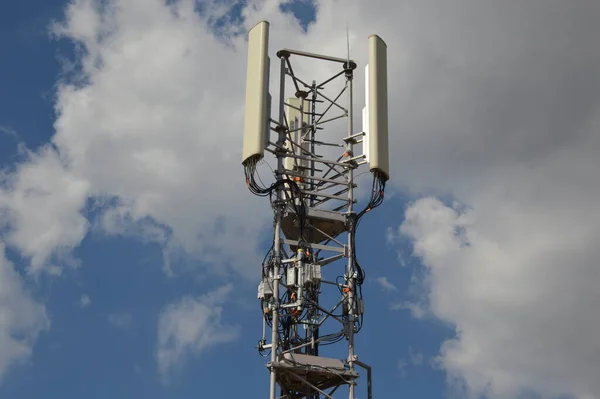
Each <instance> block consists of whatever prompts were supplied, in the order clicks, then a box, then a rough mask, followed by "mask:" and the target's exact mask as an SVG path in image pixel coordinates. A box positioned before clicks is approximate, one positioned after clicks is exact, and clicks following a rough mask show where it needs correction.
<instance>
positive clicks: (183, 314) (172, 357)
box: [156, 285, 239, 381]
mask: <svg viewBox="0 0 600 399" xmlns="http://www.w3.org/2000/svg"><path fill="white" fill-rule="evenodd" d="M231 288H232V287H231V285H226V286H223V287H221V288H219V289H217V290H215V291H213V292H210V293H208V294H206V295H204V296H201V297H199V298H194V297H191V296H186V297H184V298H182V299H181V300H179V301H177V302H174V303H171V304H169V305H168V306H166V307H165V308H164V309H163V310H162V311H161V314H160V317H159V320H158V346H157V349H156V359H157V362H158V369H159V371H160V373H161V375H162V377H163V381H168V377H169V374H170V373H171V371H172V370H174V369H177V368H179V367H181V365H182V363H183V362H184V360H185V357H186V355H188V354H189V353H191V354H193V355H195V356H198V355H200V354H201V353H202V352H203V351H204V350H206V349H207V348H209V347H211V346H213V345H217V344H222V343H225V342H230V341H233V340H235V339H237V338H238V336H239V329H238V328H237V327H236V326H230V325H226V324H223V323H222V320H221V314H222V311H223V307H222V305H223V303H224V302H225V301H226V298H227V296H228V295H229V294H230V293H231Z"/></svg>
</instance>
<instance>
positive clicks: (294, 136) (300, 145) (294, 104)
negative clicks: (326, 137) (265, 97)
mask: <svg viewBox="0 0 600 399" xmlns="http://www.w3.org/2000/svg"><path fill="white" fill-rule="evenodd" d="M286 102H287V104H289V106H286V108H285V114H286V118H287V121H288V124H289V128H290V139H291V141H292V142H293V143H294V144H292V142H290V140H286V142H285V147H286V148H287V149H289V150H290V151H291V152H292V153H293V154H295V155H298V156H301V155H303V154H302V153H303V152H306V151H308V150H309V146H308V142H307V141H306V140H304V137H303V136H304V134H305V133H306V127H307V126H308V124H309V123H310V120H309V116H310V115H309V113H308V112H309V103H308V101H305V102H304V112H303V113H302V114H303V115H301V112H300V109H301V108H300V105H301V103H302V102H301V100H300V99H299V98H296V97H291V98H288V99H287V101H286ZM300 118H303V124H302V128H300V125H299V123H300ZM301 149H302V150H301ZM283 164H284V167H285V168H286V169H290V170H295V171H298V172H300V173H302V172H304V171H305V169H306V168H307V167H308V160H306V159H298V158H293V157H286V158H285V160H284V163H283Z"/></svg>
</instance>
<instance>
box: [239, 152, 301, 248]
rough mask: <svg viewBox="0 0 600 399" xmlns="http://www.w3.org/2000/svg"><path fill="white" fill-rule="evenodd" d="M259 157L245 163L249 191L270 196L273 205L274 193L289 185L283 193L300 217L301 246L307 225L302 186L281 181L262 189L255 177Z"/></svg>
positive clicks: (285, 180) (288, 181)
mask: <svg viewBox="0 0 600 399" xmlns="http://www.w3.org/2000/svg"><path fill="white" fill-rule="evenodd" d="M258 161H259V159H258V157H252V158H249V159H248V160H247V161H246V162H245V163H244V174H245V175H246V184H247V185H248V189H249V190H250V192H252V193H253V194H255V195H258V196H259V197H266V196H269V199H270V201H271V205H273V197H272V194H273V191H275V190H276V189H277V188H278V187H281V186H285V185H287V186H288V187H289V189H288V190H285V189H284V191H283V193H284V195H285V197H286V198H285V200H286V202H288V203H290V204H291V205H292V208H293V209H294V212H295V213H296V214H297V215H298V219H299V225H300V226H299V227H300V236H299V239H298V241H299V244H298V245H301V244H302V242H303V241H304V227H305V225H306V204H305V201H304V196H303V195H302V191H301V190H300V186H298V184H297V183H296V182H295V181H293V180H291V179H287V178H285V179H279V180H277V181H275V182H274V183H273V184H271V185H270V186H269V187H262V186H260V185H259V184H258V183H257V182H256V179H255V178H254V176H255V175H256V166H257V164H258Z"/></svg>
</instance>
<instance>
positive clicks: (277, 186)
mask: <svg viewBox="0 0 600 399" xmlns="http://www.w3.org/2000/svg"><path fill="white" fill-rule="evenodd" d="M268 42H269V23H268V22H266V21H263V22H260V23H258V24H257V25H255V26H254V27H253V28H252V29H251V30H250V32H249V36H248V66H247V77H246V111H245V125H244V140H243V154H242V164H243V166H244V171H245V174H246V183H247V185H248V188H249V189H250V191H251V192H252V193H254V194H256V195H259V196H264V197H268V198H269V199H270V203H271V206H272V209H273V213H274V221H273V227H274V232H273V245H272V247H271V249H270V250H269V252H268V253H267V255H266V256H265V260H264V261H263V264H262V267H261V270H262V272H261V281H260V284H259V286H258V299H259V300H260V304H261V317H262V326H263V327H262V337H261V339H260V340H259V342H258V350H259V352H261V353H267V352H270V361H269V362H268V363H267V368H268V370H269V372H270V385H269V386H270V389H269V399H277V398H281V399H283V398H286V399H300V398H307V399H317V398H333V395H334V393H335V392H336V390H337V389H338V388H340V387H342V386H347V387H348V395H349V398H350V399H355V395H356V385H357V380H358V378H359V374H358V370H357V367H361V368H363V369H365V370H366V371H367V392H368V397H369V399H370V398H371V368H370V367H369V366H368V365H366V364H364V363H362V362H361V361H359V360H358V355H357V353H356V351H355V339H356V335H357V333H358V332H359V331H360V329H361V327H362V322H363V315H364V305H363V298H362V288H361V287H362V284H363V281H364V279H365V272H364V270H363V269H362V268H361V266H360V265H359V263H358V260H357V256H356V245H355V237H356V232H357V228H358V225H359V222H360V220H361V219H362V217H363V216H364V215H365V214H366V213H367V212H368V211H369V210H371V209H373V208H375V207H377V206H379V205H380V204H381V203H382V202H383V196H384V189H385V183H386V181H387V180H388V179H389V157H388V114H387V113H388V110H387V47H386V44H385V43H384V42H383V40H382V39H381V38H380V37H379V36H376V35H372V36H370V37H369V40H368V43H369V64H368V65H367V66H366V67H365V71H366V73H365V75H366V90H365V98H366V106H365V108H364V109H363V115H362V116H363V123H362V125H363V126H362V131H359V132H355V129H354V126H353V99H352V96H353V88H352V81H353V77H354V70H355V69H356V67H357V65H356V63H355V62H354V61H352V60H351V59H350V57H349V55H348V57H347V58H336V57H331V56H327V55H321V54H313V53H307V52H303V51H296V50H290V49H282V50H280V51H278V52H277V53H276V54H277V57H278V58H279V64H280V68H279V99H278V100H277V101H278V102H277V105H278V106H277V110H278V112H277V119H274V118H272V117H271V95H270V94H269V75H270V72H269V71H270V58H269V55H268ZM299 58H303V59H309V61H310V62H327V63H333V64H334V65H336V66H339V70H338V71H337V72H336V73H335V74H334V75H333V76H331V77H329V78H328V79H325V80H324V81H322V82H317V81H316V80H309V79H304V77H303V76H297V75H296V74H295V73H294V69H293V64H294V62H293V61H295V60H296V59H299ZM340 80H341V81H342V84H341V85H340V86H341V89H340V91H339V92H338V94H337V96H334V95H329V93H328V94H327V95H326V94H325V92H326V88H327V87H329V85H332V82H336V81H338V82H339V81H340ZM290 88H291V93H293V94H292V95H291V96H290V98H286V93H289V92H290ZM344 94H346V95H345V96H344ZM344 99H345V101H344ZM343 118H345V119H346V120H347V127H344V128H343V129H344V130H345V129H346V128H347V134H343V136H344V137H343V138H340V140H339V142H337V143H336V142H334V140H333V138H332V136H333V135H332V134H330V132H328V131H327V127H329V126H334V125H335V123H337V124H338V125H339V122H340V120H342V119H343ZM334 121H337V122H334ZM338 125H335V126H338ZM359 144H361V145H362V151H361V152H362V154H359V155H357V154H356V150H357V147H359V146H358V145H359ZM317 149H320V150H321V151H320V152H318V151H317ZM326 149H329V151H328V154H329V155H330V154H331V153H332V151H331V149H333V151H338V153H337V155H334V156H329V155H327V154H324V153H325V152H327V151H325V150H326ZM265 151H267V152H269V153H271V154H272V155H273V156H274V158H275V160H276V162H277V163H276V167H275V168H274V170H273V172H274V178H275V181H274V182H273V183H272V184H270V185H264V184H263V183H262V182H261V184H258V182H257V180H256V177H257V172H256V168H257V165H258V163H259V162H260V161H261V160H262V159H263V157H264V154H265ZM363 165H368V167H369V169H370V171H371V173H372V175H373V188H372V191H371V196H370V199H369V202H368V203H367V205H366V206H365V207H364V208H363V209H361V210H360V211H358V212H357V211H356V210H355V204H357V199H356V197H355V188H356V187H357V185H356V183H355V178H356V176H357V175H356V173H357V170H358V169H359V168H361V167H362V166H363ZM259 181H260V179H259ZM334 344H337V345H334ZM342 347H344V348H345V349H344V356H345V358H342V359H339V358H336V357H326V356H324V352H326V350H327V349H331V350H334V349H335V348H339V349H341V348H342ZM338 353H340V352H338ZM346 353H347V355H346ZM266 356H268V354H267V355H266ZM277 387H279V392H278V389H277Z"/></svg>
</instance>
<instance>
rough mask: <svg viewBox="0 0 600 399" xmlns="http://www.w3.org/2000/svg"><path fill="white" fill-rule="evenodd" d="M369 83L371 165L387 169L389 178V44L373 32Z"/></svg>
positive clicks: (377, 168) (382, 170) (386, 172)
mask: <svg viewBox="0 0 600 399" xmlns="http://www.w3.org/2000/svg"><path fill="white" fill-rule="evenodd" d="M368 87H369V94H368V96H369V105H368V107H367V112H368V115H369V130H368V135H369V144H368V149H369V167H370V169H371V171H373V170H379V171H381V172H383V173H384V174H385V176H386V178H387V179H389V176H390V165H389V149H388V94H387V46H386V44H385V42H384V41H383V40H382V39H381V38H380V37H379V36H377V35H371V36H369V82H368ZM387 179H386V180H387Z"/></svg>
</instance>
